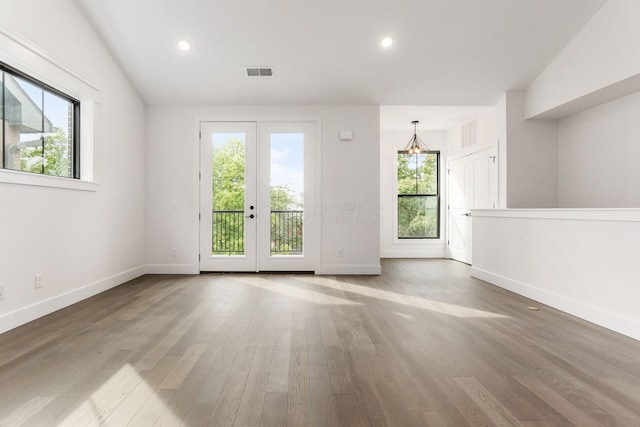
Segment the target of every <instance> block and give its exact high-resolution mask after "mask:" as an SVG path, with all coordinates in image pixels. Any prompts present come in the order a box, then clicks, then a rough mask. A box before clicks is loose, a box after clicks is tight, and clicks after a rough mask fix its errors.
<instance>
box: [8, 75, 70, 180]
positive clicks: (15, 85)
mask: <svg viewBox="0 0 640 427" xmlns="http://www.w3.org/2000/svg"><path fill="white" fill-rule="evenodd" d="M0 95H1V98H0V120H1V123H2V126H0V142H1V143H0V156H1V158H2V164H1V166H2V168H3V169H10V170H17V171H23V172H31V173H36V174H41V175H50V176H59V177H66V178H76V179H79V178H80V153H79V147H80V141H79V134H80V132H79V129H80V127H79V125H80V123H79V117H80V102H79V101H77V100H75V99H73V98H71V97H69V96H68V95H65V94H63V93H61V92H60V91H58V90H56V89H53V88H52V87H50V86H48V85H46V84H44V83H41V82H39V81H37V80H35V79H33V78H32V77H29V76H27V75H25V74H24V73H21V72H19V71H17V70H15V69H13V68H12V67H9V66H7V65H5V64H3V63H0Z"/></svg>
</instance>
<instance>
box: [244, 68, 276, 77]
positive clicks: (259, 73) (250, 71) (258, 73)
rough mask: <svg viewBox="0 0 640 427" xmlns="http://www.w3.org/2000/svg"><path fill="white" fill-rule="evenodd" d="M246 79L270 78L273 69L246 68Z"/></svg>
mask: <svg viewBox="0 0 640 427" xmlns="http://www.w3.org/2000/svg"><path fill="white" fill-rule="evenodd" d="M246 70H247V77H271V76H273V67H247V68H246Z"/></svg>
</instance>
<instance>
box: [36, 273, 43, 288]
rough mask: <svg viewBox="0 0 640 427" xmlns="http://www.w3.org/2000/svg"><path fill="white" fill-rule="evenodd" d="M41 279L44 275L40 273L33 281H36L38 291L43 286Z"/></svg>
mask: <svg viewBox="0 0 640 427" xmlns="http://www.w3.org/2000/svg"><path fill="white" fill-rule="evenodd" d="M43 277H44V274H42V273H38V274H36V277H35V279H36V280H35V284H36V289H40V288H41V287H42V286H44V285H43V283H42V279H43Z"/></svg>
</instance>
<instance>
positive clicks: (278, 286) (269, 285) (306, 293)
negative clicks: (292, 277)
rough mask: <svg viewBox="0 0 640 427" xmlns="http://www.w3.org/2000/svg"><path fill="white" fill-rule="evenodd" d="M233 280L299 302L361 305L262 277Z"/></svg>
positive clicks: (236, 278)
mask: <svg viewBox="0 0 640 427" xmlns="http://www.w3.org/2000/svg"><path fill="white" fill-rule="evenodd" d="M233 280H235V281H237V282H240V283H244V284H245V285H250V286H253V287H256V288H260V289H264V290H267V291H271V292H275V293H278V294H280V295H284V296H288V297H291V298H296V299H299V300H301V301H306V302H312V303H315V304H321V305H361V304H360V303H357V302H355V301H349V300H348V299H346V298H339V297H334V296H332V295H326V294H324V293H322V292H316V291H311V290H309V289H304V288H301V287H298V286H292V285H285V284H284V283H280V282H277V281H275V280H268V279H264V278H262V277H257V276H251V277H234V278H233Z"/></svg>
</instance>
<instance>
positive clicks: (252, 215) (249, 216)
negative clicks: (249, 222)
mask: <svg viewBox="0 0 640 427" xmlns="http://www.w3.org/2000/svg"><path fill="white" fill-rule="evenodd" d="M244 217H245V218H251V219H253V218H255V217H256V216H255V215H254V214H251V215H245V216H244Z"/></svg>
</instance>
